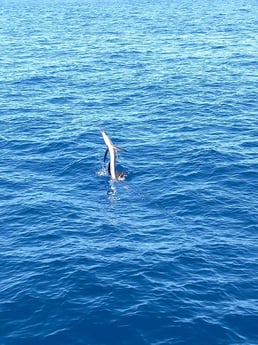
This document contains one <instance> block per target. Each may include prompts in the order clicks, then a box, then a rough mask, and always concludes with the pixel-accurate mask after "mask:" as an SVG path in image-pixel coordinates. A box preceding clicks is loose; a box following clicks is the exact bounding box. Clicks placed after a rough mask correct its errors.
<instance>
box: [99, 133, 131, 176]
mask: <svg viewBox="0 0 258 345" xmlns="http://www.w3.org/2000/svg"><path fill="white" fill-rule="evenodd" d="M100 131H101V134H102V137H103V139H104V141H105V144H106V145H107V149H106V152H105V155H104V162H105V160H106V158H107V154H108V152H109V155H110V162H109V164H108V172H109V174H110V175H111V177H112V180H114V181H122V180H124V179H125V175H126V174H125V172H118V171H116V151H117V150H125V149H123V148H122V147H119V146H115V145H114V144H113V143H112V141H111V139H110V138H109V136H108V135H107V133H106V132H105V131H104V130H103V129H100Z"/></svg>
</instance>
